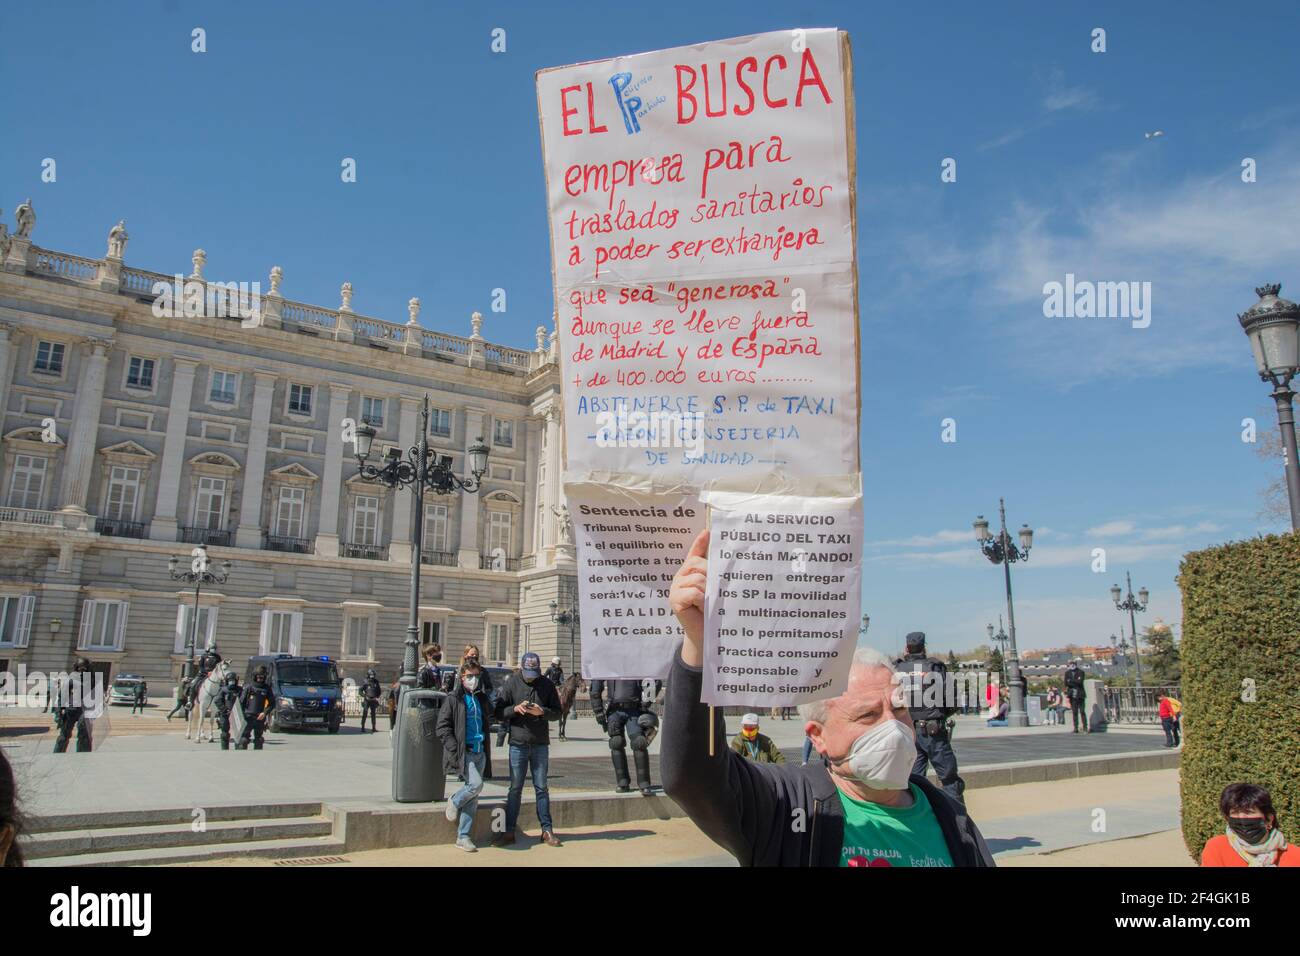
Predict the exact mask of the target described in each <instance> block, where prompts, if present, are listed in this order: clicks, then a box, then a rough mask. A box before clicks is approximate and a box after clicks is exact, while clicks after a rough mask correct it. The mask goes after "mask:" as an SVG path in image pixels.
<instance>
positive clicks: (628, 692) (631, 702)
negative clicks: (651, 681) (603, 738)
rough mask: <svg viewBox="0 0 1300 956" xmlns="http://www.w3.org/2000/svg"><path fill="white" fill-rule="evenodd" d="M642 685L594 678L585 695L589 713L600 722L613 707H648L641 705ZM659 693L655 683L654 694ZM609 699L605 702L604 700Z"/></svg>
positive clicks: (657, 684) (630, 681)
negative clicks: (588, 702) (589, 702)
mask: <svg viewBox="0 0 1300 956" xmlns="http://www.w3.org/2000/svg"><path fill="white" fill-rule="evenodd" d="M641 691H642V685H641V682H640V681H639V680H622V679H619V680H605V679H603V678H596V679H595V680H593V681H592V682H591V686H590V687H589V688H588V690H587V693H588V696H589V697H590V699H591V712H592V713H593V714H595V715H596V719H597V720H600V719H601V718H602V717H604V716H605V714H606V713H607V712H608V711H610V710H612V709H613V708H615V707H624V708H629V707H637V708H640V707H642V706H645V707H648V706H649V705H643V704H642V703H641ZM658 693H659V682H658V681H656V682H655V694H656V695H658ZM607 697H608V698H609V699H608V700H606V699H605V698H607Z"/></svg>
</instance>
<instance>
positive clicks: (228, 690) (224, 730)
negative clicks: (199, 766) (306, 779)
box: [213, 670, 241, 750]
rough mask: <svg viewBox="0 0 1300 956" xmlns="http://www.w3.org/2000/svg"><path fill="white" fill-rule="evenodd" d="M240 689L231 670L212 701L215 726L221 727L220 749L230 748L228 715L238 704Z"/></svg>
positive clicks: (236, 678)
mask: <svg viewBox="0 0 1300 956" xmlns="http://www.w3.org/2000/svg"><path fill="white" fill-rule="evenodd" d="M240 691H241V688H240V686H239V676H238V675H237V674H236V673H235V672H234V671H233V670H232V671H229V672H228V673H227V674H226V679H225V680H224V681H223V682H222V684H221V689H220V690H218V691H217V696H216V699H215V700H214V701H213V703H214V704H215V705H216V707H217V726H218V727H220V728H221V749H222V750H229V749H230V715H231V714H232V713H233V712H234V710H235V708H236V707H238V706H239V696H240Z"/></svg>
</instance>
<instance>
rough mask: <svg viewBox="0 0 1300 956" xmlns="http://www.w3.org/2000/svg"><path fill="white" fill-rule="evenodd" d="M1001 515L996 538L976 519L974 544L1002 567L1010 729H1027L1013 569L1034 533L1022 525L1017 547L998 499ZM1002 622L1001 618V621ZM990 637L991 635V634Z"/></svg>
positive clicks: (1030, 544)
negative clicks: (1009, 688)
mask: <svg viewBox="0 0 1300 956" xmlns="http://www.w3.org/2000/svg"><path fill="white" fill-rule="evenodd" d="M998 514H999V516H1000V518H1001V528H1000V530H999V531H998V533H997V534H996V535H994V534H993V533H991V532H990V531H989V523H988V521H987V520H986V519H985V517H984V516H983V515H977V516H976V518H975V522H974V527H975V540H976V541H977V542H978V543H979V546H980V550H981V551H983V552H984V557H986V558H988V559H989V560H990V561H991V562H993V563H994V564H1000V565H1002V570H1003V574H1004V578H1005V581H1006V590H1007V630H1008V632H1009V633H1008V635H1007V643H1008V648H1007V656H1006V668H1007V682H1008V683H1009V684H1010V685H1011V709H1010V711H1009V712H1008V714H1007V726H1008V727H1028V726H1029V714H1028V713H1026V711H1025V680H1024V677H1023V676H1022V675H1021V673H1020V657H1019V654H1018V652H1017V651H1016V612H1015V608H1014V606H1013V604H1012V601H1011V565H1012V563H1014V562H1016V561H1028V560H1029V549H1030V548H1032V547H1033V544H1034V532H1033V530H1032V529H1031V528H1030V527H1029V525H1027V524H1026V525H1021V527H1020V532H1019V538H1020V545H1019V547H1017V546H1016V544H1015V542H1013V541H1012V540H1011V535H1010V534H1009V533H1008V532H1007V509H1006V504H1005V502H1004V501H1003V500H1002V499H1001V498H999V499H998ZM998 620H999V622H1001V618H999V619H998ZM990 637H992V635H991V634H990Z"/></svg>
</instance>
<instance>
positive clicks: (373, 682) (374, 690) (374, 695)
mask: <svg viewBox="0 0 1300 956" xmlns="http://www.w3.org/2000/svg"><path fill="white" fill-rule="evenodd" d="M383 692H384V690H383V688H382V687H380V686H379V679H378V678H377V677H367V678H366V681H365V683H364V684H362V685H361V696H362V697H364V698H365V699H366V700H373V701H378V700H379V695H380V694H382V693H383Z"/></svg>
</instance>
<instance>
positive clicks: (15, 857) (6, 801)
mask: <svg viewBox="0 0 1300 956" xmlns="http://www.w3.org/2000/svg"><path fill="white" fill-rule="evenodd" d="M4 827H12V828H13V835H14V836H13V841H12V842H11V843H10V844H9V855H8V856H6V857H5V860H4V865H5V866H7V867H8V866H22V865H23V854H22V851H21V850H20V849H18V833H19V831H20V830H21V829H22V827H21V826H20V821H19V819H18V787H17V785H16V784H15V782H14V772H13V768H12V767H10V766H9V760H8V759H7V758H6V757H5V752H4V749H3V748H0V829H3V828H4Z"/></svg>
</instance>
